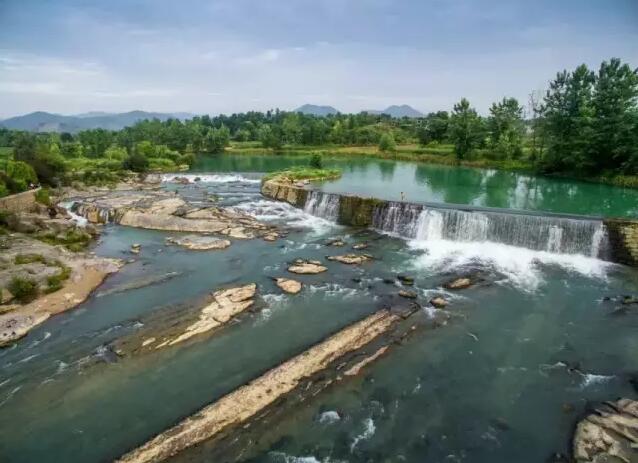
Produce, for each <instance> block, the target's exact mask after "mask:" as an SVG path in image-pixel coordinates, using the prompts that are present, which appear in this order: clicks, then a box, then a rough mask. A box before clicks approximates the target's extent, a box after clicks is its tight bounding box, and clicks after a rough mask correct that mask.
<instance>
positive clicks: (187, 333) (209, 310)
mask: <svg viewBox="0 0 638 463" xmlns="http://www.w3.org/2000/svg"><path fill="white" fill-rule="evenodd" d="M256 290H257V285H256V284H254V283H251V284H248V285H244V286H239V287H234V288H228V289H223V290H219V291H215V292H214V293H212V294H211V296H210V297H208V298H207V300H206V301H204V303H203V304H200V305H199V306H197V307H194V308H193V307H186V308H184V309H182V310H180V309H179V308H171V310H170V311H164V312H163V313H160V314H158V315H155V317H153V316H152V317H151V318H149V319H148V320H145V321H144V328H143V329H142V330H141V331H140V332H138V333H135V334H134V335H132V336H130V337H128V338H124V339H121V340H118V341H116V342H115V343H114V344H113V346H112V349H113V351H115V353H116V354H118V355H120V356H124V355H128V354H132V353H139V352H140V351H143V350H144V351H150V350H156V349H161V348H165V347H169V346H174V345H176V344H180V343H183V342H185V341H188V340H190V339H192V338H195V337H197V336H200V335H204V334H211V333H213V332H215V331H217V330H218V329H220V328H221V327H223V326H224V325H226V324H227V323H228V322H230V321H231V320H232V319H233V318H234V317H236V316H238V315H240V314H241V313H242V312H244V311H246V310H247V309H249V308H250V307H252V306H253V304H254V303H255V301H254V297H255V293H256Z"/></svg>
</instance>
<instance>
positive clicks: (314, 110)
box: [294, 104, 339, 116]
mask: <svg viewBox="0 0 638 463" xmlns="http://www.w3.org/2000/svg"><path fill="white" fill-rule="evenodd" d="M294 112H296V113H303V114H312V115H313V116H328V115H329V114H338V113H339V111H337V110H336V109H335V108H333V107H332V106H317V105H314V104H305V105H303V106H299V107H298V108H297V109H295V111H294Z"/></svg>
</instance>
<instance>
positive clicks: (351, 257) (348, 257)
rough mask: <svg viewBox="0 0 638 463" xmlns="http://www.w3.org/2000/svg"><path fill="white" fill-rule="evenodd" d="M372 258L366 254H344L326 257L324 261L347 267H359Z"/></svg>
mask: <svg viewBox="0 0 638 463" xmlns="http://www.w3.org/2000/svg"><path fill="white" fill-rule="evenodd" d="M371 258H372V256H370V255H368V254H344V255H342V256H328V257H326V259H328V260H330V261H334V262H341V263H342V264H347V265H359V264H363V263H364V262H367V261H369V260H370V259H371Z"/></svg>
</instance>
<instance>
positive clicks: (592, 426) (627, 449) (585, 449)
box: [573, 399, 638, 463]
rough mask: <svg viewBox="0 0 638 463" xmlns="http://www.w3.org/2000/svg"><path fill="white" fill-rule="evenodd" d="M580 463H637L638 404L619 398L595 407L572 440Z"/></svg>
mask: <svg viewBox="0 0 638 463" xmlns="http://www.w3.org/2000/svg"><path fill="white" fill-rule="evenodd" d="M573 454H574V460H575V461H576V462H577V463H606V462H619V463H621V462H622V463H635V462H637V461H638V402H636V401H634V400H630V399H620V400H618V401H616V402H606V403H604V404H603V405H601V406H600V407H598V408H596V410H595V411H594V413H592V414H591V415H589V416H587V417H586V418H585V419H583V420H582V421H581V422H580V423H578V425H577V427H576V432H575V433H574V441H573Z"/></svg>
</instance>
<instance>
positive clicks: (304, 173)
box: [263, 167, 341, 182]
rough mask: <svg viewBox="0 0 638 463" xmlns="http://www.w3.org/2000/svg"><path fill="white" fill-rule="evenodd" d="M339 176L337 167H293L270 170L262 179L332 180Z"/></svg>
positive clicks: (339, 172)
mask: <svg viewBox="0 0 638 463" xmlns="http://www.w3.org/2000/svg"><path fill="white" fill-rule="evenodd" d="M339 177H341V171H340V170H338V169H313V168H311V167H293V168H291V169H287V170H280V171H278V172H271V173H269V174H267V175H264V177H263V181H266V180H272V179H274V178H277V179H281V180H285V181H286V180H287V181H292V182H296V181H299V180H313V181H320V180H334V179H337V178H339Z"/></svg>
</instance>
